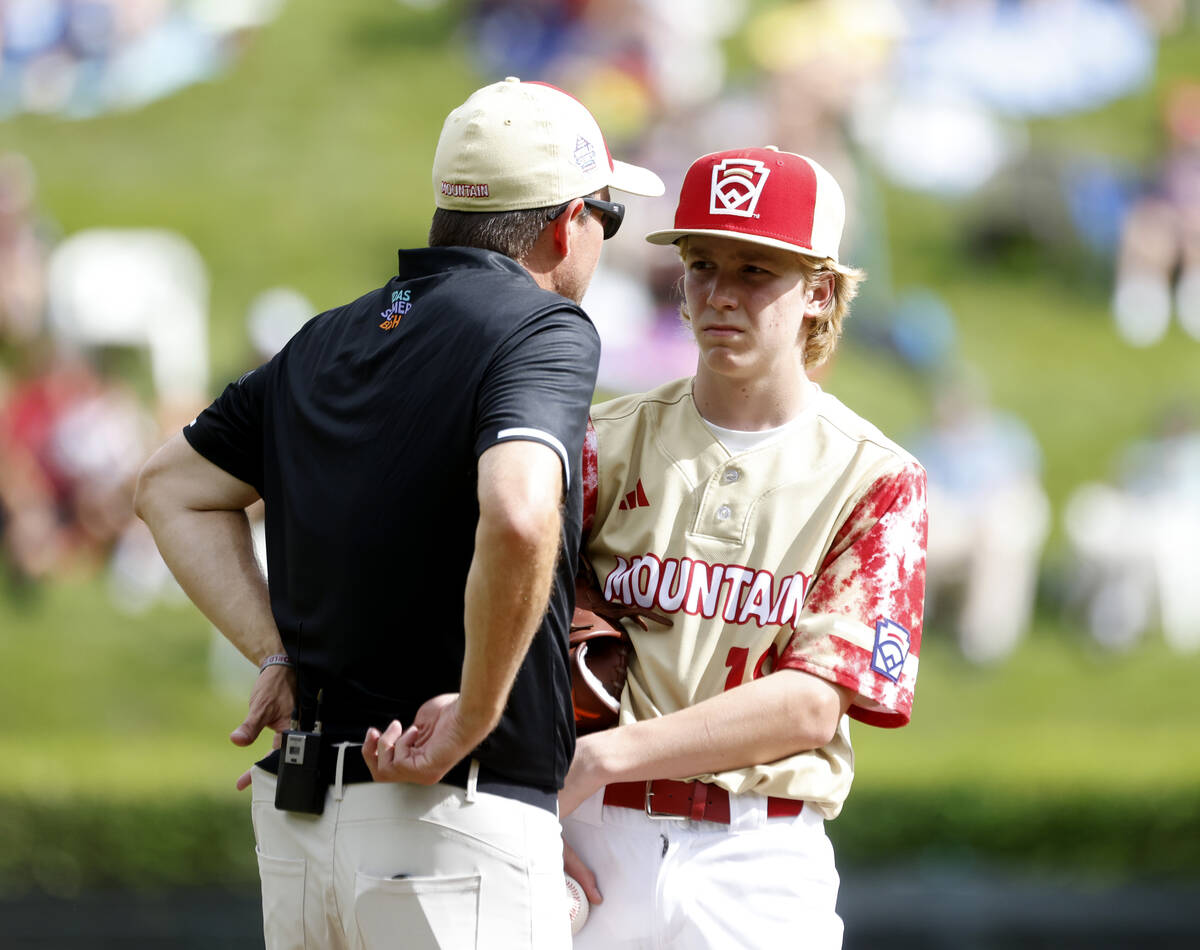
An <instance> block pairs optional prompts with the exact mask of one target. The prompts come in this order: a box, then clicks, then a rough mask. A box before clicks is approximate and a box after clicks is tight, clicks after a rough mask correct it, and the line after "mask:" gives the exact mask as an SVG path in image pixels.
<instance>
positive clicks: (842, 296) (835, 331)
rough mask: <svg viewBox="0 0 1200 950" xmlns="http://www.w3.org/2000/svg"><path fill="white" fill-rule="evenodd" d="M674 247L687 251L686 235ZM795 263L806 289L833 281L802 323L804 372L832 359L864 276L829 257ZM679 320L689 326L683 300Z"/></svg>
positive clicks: (804, 257) (804, 258) (805, 258)
mask: <svg viewBox="0 0 1200 950" xmlns="http://www.w3.org/2000/svg"><path fill="white" fill-rule="evenodd" d="M675 246H676V248H677V249H678V250H679V256H680V257H683V255H684V254H685V253H686V251H687V237H686V235H685V236H684V237H681V238H680V239H679V240H678V241H676V242H675ZM796 259H797V261H798V262H799V264H800V271H801V274H802V278H801V279H802V280H803V281H804V283H805V284H806V285H808V284H811V283H812V282H813V281H814V280H816V279H818V278H819V277H820V276H821V275H823V274H829V275H830V276H831V277H832V279H833V293H832V294H830V296H829V300H828V302H827V303H826V305H825V307H824V308H823V309H822V311H821V313H820V314H819V315H818V316H816V317H806V318H805V320H804V368H805V369H806V370H807V369H813V368H815V367H817V366H820V365H821V364H822V363H824V362H825V361H826V360H828V359H829V358H830V357H831V356H832V355H833V351H834V350H835V349H836V348H837V344H838V340H839V339H840V338H841V336H842V322H843V321H844V320H845V319H846V317H847V316H849V314H850V301H852V300H853V299H854V298H855V297H857V296H858V288H859V285H860V284H862V282H863V281H864V280H866V277H867V275H866V272H865V271H862V270H860V269H859V268H857V267H847V266H846V265H845V264H838V263H836V262H835V261H834V260H833V258H831V257H825V258H815V257H809V256H807V255H805V254H797V255H796ZM679 316H680V317H681V318H682V319H683V322H684V323H686V324H689V325H690V324H691V316H690V315H689V314H688V312H687V301H686V300H684V301H682V302H681V303H680V304H679Z"/></svg>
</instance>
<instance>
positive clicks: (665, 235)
mask: <svg viewBox="0 0 1200 950" xmlns="http://www.w3.org/2000/svg"><path fill="white" fill-rule="evenodd" d="M696 235H702V236H705V237H718V238H729V239H730V240H733V241H746V242H747V243H749V244H762V245H764V246H766V247H777V248H779V249H780V250H781V251H791V252H792V253H793V254H802V255H803V256H805V257H811V258H813V259H814V260H818V261H830V262H831V266H832V267H833V269H834V270H838V271H842V272H843V273H846V272H848V271H850V270H851V268H849V267H847V266H846V265H844V264H840V263H838V261H837V259H836V258H833V257H830V256H829V255H828V254H820V253H818V252H817V251H814V250H813V249H812V248H808V247H800V246H798V245H796V244H789V243H788V242H787V241H780V240H778V239H777V238H769V237H761V236H759V235H757V234H742V233H741V232H739V231H724V230H720V231H719V230H716V229H715V228H684V229H682V230H678V231H675V230H671V231H651V232H650V233H649V234H647V235H646V240H647V241H648V242H650V243H651V244H662V245H667V244H674V243H675V242H676V241H678V240H679V239H680V238H682V237H694V236H696Z"/></svg>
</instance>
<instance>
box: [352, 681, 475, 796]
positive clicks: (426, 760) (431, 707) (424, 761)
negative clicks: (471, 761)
mask: <svg viewBox="0 0 1200 950" xmlns="http://www.w3.org/2000/svg"><path fill="white" fill-rule="evenodd" d="M458 698H459V694H458V693H443V694H442V695H441V696H435V697H434V698H433V699H430V700H428V701H427V702H425V703H424V705H422V706H421V708H420V709H418V710H417V714H416V716H415V717H414V718H413V722H412V725H411V726H409V727H408V728H407V729H405V728H404V727H403V726H402V725H401V724H400V722H399V720H396V719H393V720H392V723H391V725H389V726H388V727H387V729H385V730H384V731H383V732H382V733H381V732H380V731H379V730H378V729H375V728H371V729H368V730H367V735H366V738H365V739H364V740H363V749H362V754H363V759H364V760H365V761H366V763H367V768H368V769H370V771H371V776H372V777H373V778H374V779H375V781H377V782H414V783H416V784H417V785H432V784H433V783H434V782H437V781H439V780H440V779H441V778H442V776H444V775H445V774H446V773H447V772H448V771H450V769H451V767H452V766H454V765H455V764H456V763H457V762H459V761H460V760H462V759H463V758H464V757H465V756H466V755H467V754H468V753H469V752H470V751H471V749H472V748H474V746H475V742H473V741H472V740H471V737H470V736H469V735H468V734H467V733H466V732H465V731H464V730H463V728H462V723H461V721H460V720H459V706H458Z"/></svg>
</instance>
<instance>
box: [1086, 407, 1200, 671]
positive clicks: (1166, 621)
mask: <svg viewBox="0 0 1200 950" xmlns="http://www.w3.org/2000/svg"><path fill="white" fill-rule="evenodd" d="M1064 524H1065V527H1066V533H1067V539H1068V541H1069V543H1070V545H1071V551H1072V554H1073V557H1074V562H1075V563H1074V575H1075V576H1074V584H1075V598H1076V600H1077V602H1079V603H1080V604H1081V605H1082V608H1083V611H1084V615H1085V620H1086V623H1087V627H1088V630H1089V632H1090V633H1091V635H1092V636H1093V637H1094V638H1095V639H1096V641H1097V642H1098V643H1100V644H1102V645H1103V646H1106V647H1109V648H1112V649H1126V648H1128V647H1130V646H1132V645H1133V644H1134V643H1136V642H1137V641H1138V639H1139V638H1140V637H1141V636H1142V635H1143V634H1144V633H1145V632H1146V630H1147V629H1149V628H1150V626H1151V625H1152V624H1153V623H1154V622H1155V621H1156V620H1157V621H1158V622H1159V623H1160V625H1161V627H1162V631H1163V637H1164V639H1165V640H1166V642H1167V643H1168V645H1170V646H1171V647H1172V648H1173V649H1175V650H1178V651H1180V652H1195V651H1196V650H1200V596H1198V595H1197V591H1200V553H1198V551H1197V548H1196V537H1197V535H1200V422H1198V421H1197V416H1196V412H1195V409H1194V408H1193V407H1191V406H1178V407H1173V408H1171V409H1169V410H1168V411H1167V412H1166V413H1164V416H1163V419H1162V422H1161V423H1160V425H1159V427H1158V431H1157V433H1156V434H1155V435H1154V436H1152V437H1150V438H1148V439H1145V440H1143V441H1140V442H1137V443H1135V444H1134V445H1132V446H1130V448H1129V449H1128V450H1127V451H1126V453H1125V454H1124V456H1123V458H1122V459H1121V463H1120V471H1119V474H1118V476H1117V479H1116V484H1102V483H1088V484H1085V485H1081V486H1079V488H1077V489H1076V490H1075V492H1073V493H1072V495H1071V498H1070V500H1069V501H1068V503H1067V507H1066V509H1065V512H1064Z"/></svg>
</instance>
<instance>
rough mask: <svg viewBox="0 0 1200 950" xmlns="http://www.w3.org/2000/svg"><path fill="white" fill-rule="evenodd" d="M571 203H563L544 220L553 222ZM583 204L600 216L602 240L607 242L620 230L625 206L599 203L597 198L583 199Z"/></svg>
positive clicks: (611, 202)
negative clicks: (602, 232) (602, 231)
mask: <svg viewBox="0 0 1200 950" xmlns="http://www.w3.org/2000/svg"><path fill="white" fill-rule="evenodd" d="M574 200H575V199H574V198H572V199H571V201H574ZM571 201H565V202H563V203H562V204H561V205H559V206H558V207H557V208H555V209H554V210H553V211H551V212H550V213H549V214H548V215H546V220H547V221H553V220H554V219H555V218H557V217H558V216H559V215H560V214H562V213H563V212H564V211H566V210H567V208H568V207H569V206H570V204H571ZM583 203H584V204H585V205H587V207H589V208H591V209H592V210H593V211H595V212H596V213H598V214H599V215H600V224H601V226H602V227H603V228H604V240H606V241H607V240H608V239H609V238H610V237H612V236H613V235H614V234H616V233H617V232H618V231H619V230H621V222H622V221H624V220H625V206H624V205H623V204H621V203H620V202H619V201H601V200H600V199H599V198H584V199H583Z"/></svg>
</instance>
